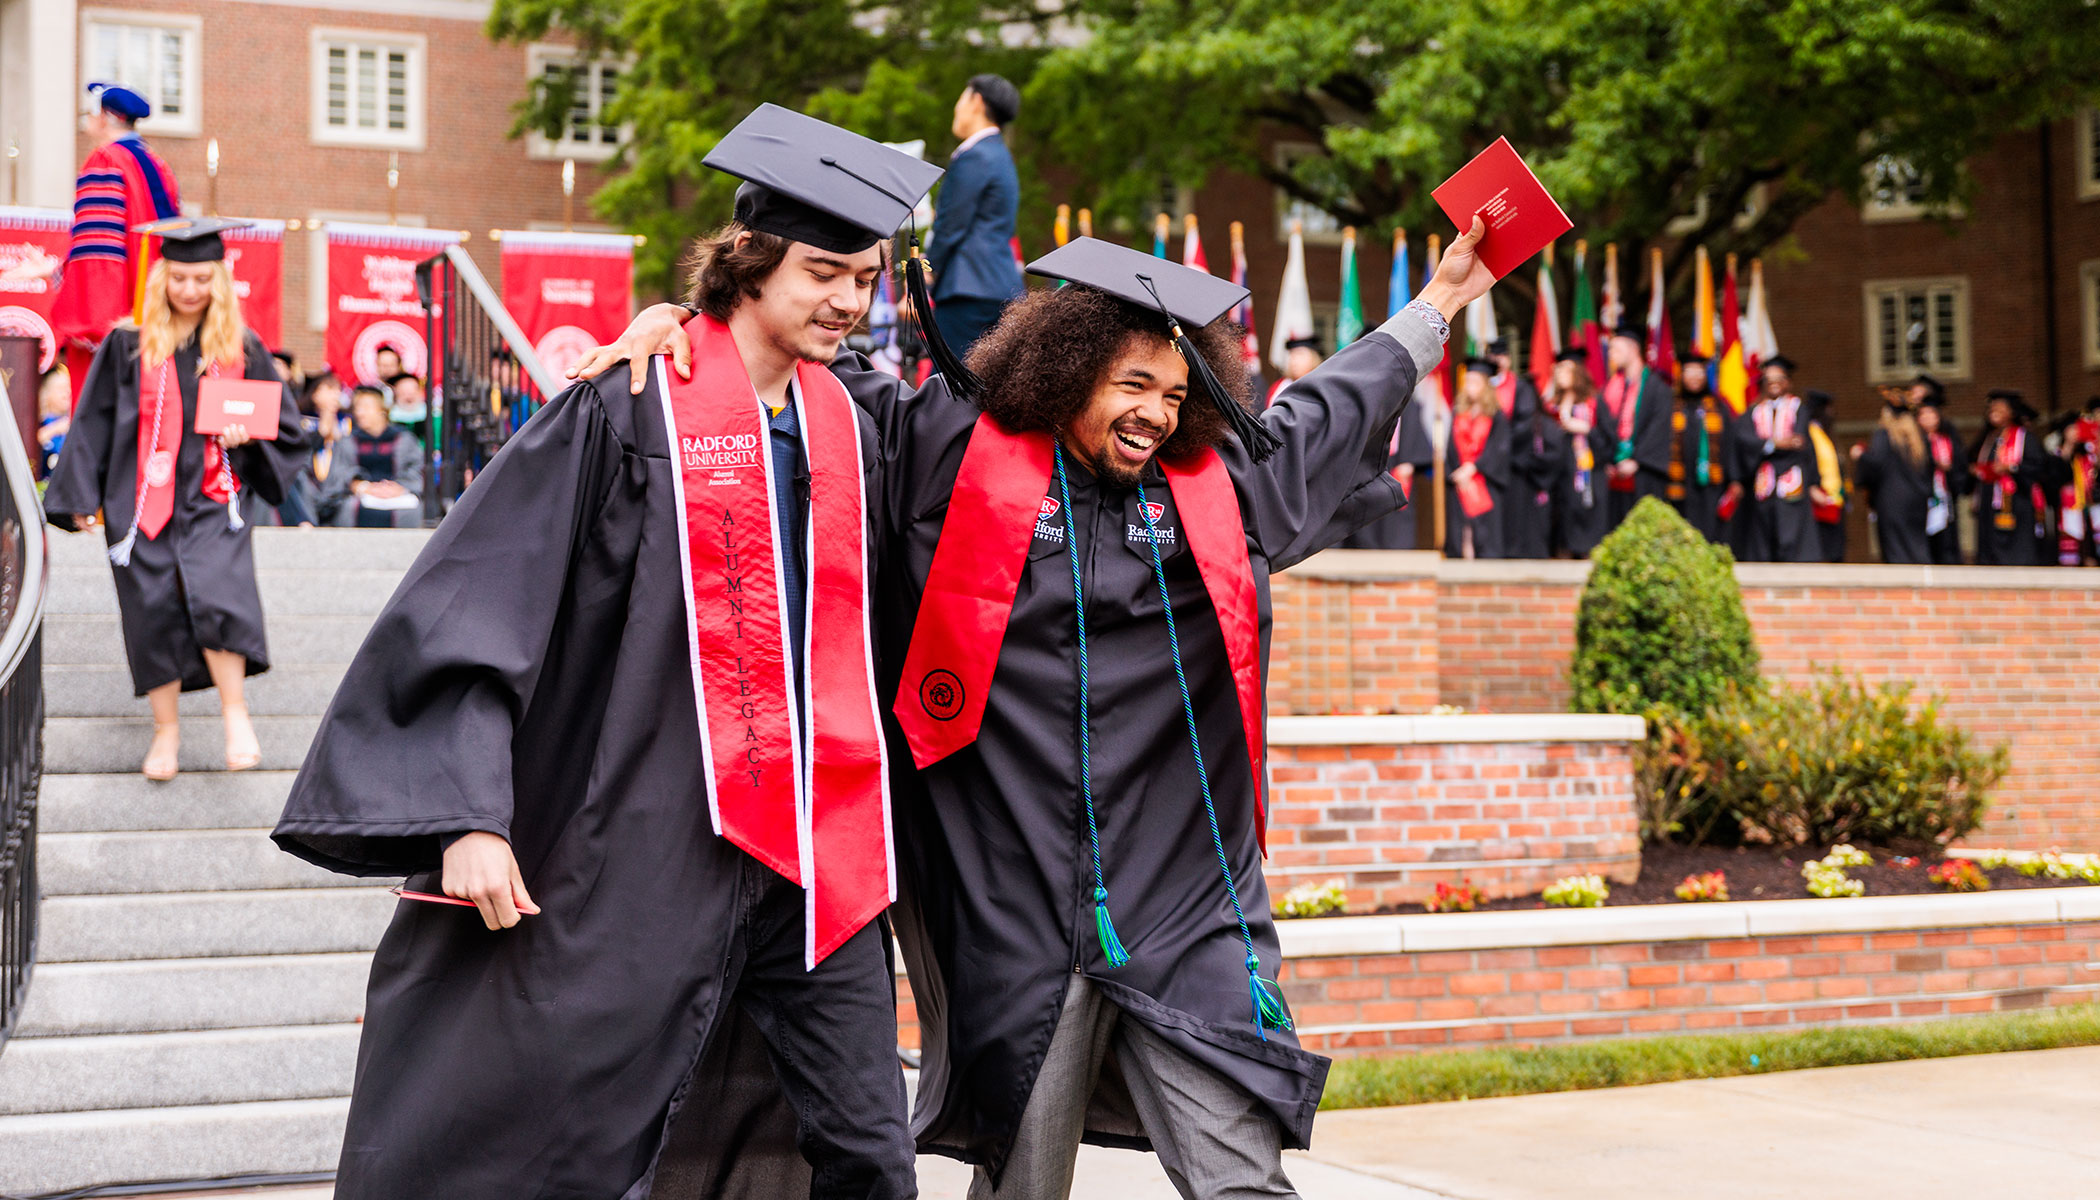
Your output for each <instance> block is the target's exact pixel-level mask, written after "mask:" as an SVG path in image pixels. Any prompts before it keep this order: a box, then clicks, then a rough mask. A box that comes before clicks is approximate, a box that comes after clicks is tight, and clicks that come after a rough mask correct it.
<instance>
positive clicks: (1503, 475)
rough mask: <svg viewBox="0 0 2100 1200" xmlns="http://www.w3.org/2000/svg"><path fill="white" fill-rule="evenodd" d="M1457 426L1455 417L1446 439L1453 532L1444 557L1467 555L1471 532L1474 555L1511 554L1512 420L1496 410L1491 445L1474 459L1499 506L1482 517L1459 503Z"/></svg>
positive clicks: (1448, 510)
mask: <svg viewBox="0 0 2100 1200" xmlns="http://www.w3.org/2000/svg"><path fill="white" fill-rule="evenodd" d="M1457 426H1458V422H1457V420H1456V419H1454V420H1453V421H1452V432H1451V433H1450V434H1449V435H1447V436H1446V440H1445V442H1444V517H1445V520H1447V521H1449V522H1450V524H1451V532H1450V533H1449V534H1448V535H1446V536H1445V538H1444V557H1446V558H1463V557H1464V556H1465V551H1466V535H1467V534H1468V533H1470V534H1471V535H1472V540H1473V557H1474V558H1507V557H1508V554H1507V553H1506V551H1505V547H1506V546H1507V545H1508V543H1507V541H1506V540H1505V531H1506V529H1507V527H1508V520H1507V509H1508V508H1509V496H1510V491H1511V487H1510V481H1511V474H1510V436H1509V422H1508V421H1507V420H1505V419H1504V418H1503V416H1502V413H1501V411H1500V410H1499V409H1498V410H1496V412H1495V421H1494V424H1493V426H1491V427H1490V428H1489V430H1488V437H1487V445H1485V446H1484V447H1482V448H1481V451H1480V456H1479V457H1478V458H1476V459H1474V461H1473V465H1474V466H1475V467H1477V468H1478V469H1479V471H1480V477H1481V478H1482V479H1484V480H1486V481H1487V486H1488V494H1489V495H1490V496H1492V497H1494V500H1495V507H1493V508H1491V509H1489V510H1488V511H1487V512H1485V513H1483V514H1481V515H1480V516H1478V517H1468V516H1467V515H1466V513H1465V510H1464V509H1463V508H1460V507H1459V503H1458V484H1457V483H1456V482H1454V481H1453V480H1452V478H1451V472H1453V471H1455V470H1457V469H1458V465H1459V457H1458V434H1457Z"/></svg>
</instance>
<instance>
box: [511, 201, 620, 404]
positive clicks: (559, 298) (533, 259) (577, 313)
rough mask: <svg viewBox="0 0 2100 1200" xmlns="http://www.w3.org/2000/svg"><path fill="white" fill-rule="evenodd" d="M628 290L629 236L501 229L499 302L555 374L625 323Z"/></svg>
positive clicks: (603, 342)
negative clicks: (501, 275)
mask: <svg viewBox="0 0 2100 1200" xmlns="http://www.w3.org/2000/svg"><path fill="white" fill-rule="evenodd" d="M633 291H634V239H633V238H631V237H628V236H626V235H624V234H605V233H541V232H536V231H527V230H511V229H506V230H504V231H503V307H504V308H506V309H509V310H510V315H511V319H512V320H514V321H516V322H517V323H518V328H519V329H522V330H524V332H525V338H526V340H527V341H529V342H531V343H532V351H533V353H534V354H536V355H538V356H539V360H540V365H542V366H544V367H546V368H547V370H548V371H549V372H550V373H551V374H553V375H554V377H555V378H557V379H559V378H560V377H561V375H562V372H564V371H566V370H568V369H569V367H570V365H571V364H573V363H574V362H575V361H576V360H577V359H579V358H582V357H583V356H584V354H585V353H586V352H588V351H589V350H590V349H591V348H592V347H594V346H601V345H604V344H605V343H607V342H610V341H612V340H613V339H615V338H617V337H619V336H620V331H621V330H624V329H626V328H627V322H628V320H629V319H630V318H631V317H633V315H634V305H633V300H632V295H633Z"/></svg>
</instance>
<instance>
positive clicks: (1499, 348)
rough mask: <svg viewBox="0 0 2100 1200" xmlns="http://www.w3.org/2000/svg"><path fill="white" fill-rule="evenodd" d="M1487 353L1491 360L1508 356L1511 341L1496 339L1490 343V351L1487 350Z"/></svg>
mask: <svg viewBox="0 0 2100 1200" xmlns="http://www.w3.org/2000/svg"><path fill="white" fill-rule="evenodd" d="M1487 352H1488V357H1489V358H1497V357H1501V356H1503V355H1506V354H1508V353H1509V339H1508V338H1496V339H1495V340H1494V341H1492V342H1489V343H1488V349H1487Z"/></svg>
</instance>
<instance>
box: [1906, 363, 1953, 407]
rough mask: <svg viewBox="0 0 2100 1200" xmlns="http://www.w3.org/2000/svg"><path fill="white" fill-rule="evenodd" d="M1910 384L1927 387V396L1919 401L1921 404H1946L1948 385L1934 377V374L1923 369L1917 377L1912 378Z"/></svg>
mask: <svg viewBox="0 0 2100 1200" xmlns="http://www.w3.org/2000/svg"><path fill="white" fill-rule="evenodd" d="M1910 385H1911V386H1912V387H1922V388H1924V389H1925V398H1924V399H1923V400H1921V401H1919V403H1921V404H1938V405H1944V404H1946V403H1947V389H1946V387H1945V386H1944V385H1943V384H1941V383H1940V381H1939V380H1937V379H1934V378H1933V377H1932V376H1930V375H1927V374H1926V373H1924V372H1923V371H1920V372H1918V377H1917V378H1916V379H1913V380H1911V381H1910Z"/></svg>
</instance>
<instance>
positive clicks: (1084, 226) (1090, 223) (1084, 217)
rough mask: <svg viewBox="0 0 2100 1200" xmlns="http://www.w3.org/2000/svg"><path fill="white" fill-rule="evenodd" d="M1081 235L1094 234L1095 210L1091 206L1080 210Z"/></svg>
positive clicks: (1089, 235) (1088, 235)
mask: <svg viewBox="0 0 2100 1200" xmlns="http://www.w3.org/2000/svg"><path fill="white" fill-rule="evenodd" d="M1079 236H1080V237H1092V236H1094V210H1093V209H1091V208H1082V209H1080V210H1079Z"/></svg>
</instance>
